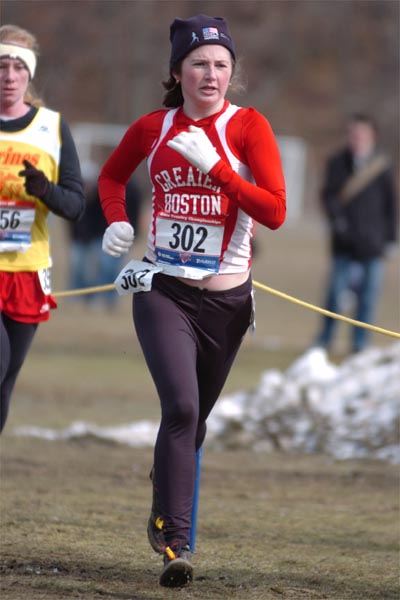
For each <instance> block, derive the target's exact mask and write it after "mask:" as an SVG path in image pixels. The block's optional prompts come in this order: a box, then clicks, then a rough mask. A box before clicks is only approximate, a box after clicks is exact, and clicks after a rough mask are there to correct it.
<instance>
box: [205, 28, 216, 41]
mask: <svg viewBox="0 0 400 600" xmlns="http://www.w3.org/2000/svg"><path fill="white" fill-rule="evenodd" d="M203 38H204V40H218V39H219V33H218V29H217V28H216V27H203Z"/></svg>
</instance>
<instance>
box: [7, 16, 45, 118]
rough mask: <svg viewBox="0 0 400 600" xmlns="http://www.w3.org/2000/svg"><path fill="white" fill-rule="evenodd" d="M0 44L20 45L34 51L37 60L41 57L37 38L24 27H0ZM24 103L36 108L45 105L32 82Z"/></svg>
mask: <svg viewBox="0 0 400 600" xmlns="http://www.w3.org/2000/svg"><path fill="white" fill-rule="evenodd" d="M0 42H3V43H10V44H12V43H15V44H19V45H20V46H23V47H24V48H29V50H32V52H34V54H35V56H36V58H37V57H38V56H39V44H38V42H37V40H36V37H35V36H34V35H33V34H32V33H30V32H29V31H27V30H26V29H22V27H18V26H17V25H2V26H1V27H0ZM24 101H25V102H26V103H27V104H31V105H32V106H36V107H39V106H43V105H44V101H43V100H42V98H41V97H40V96H39V94H38V93H37V92H36V90H35V88H34V86H33V84H32V82H31V81H30V82H29V85H28V87H27V90H26V92H25V96H24Z"/></svg>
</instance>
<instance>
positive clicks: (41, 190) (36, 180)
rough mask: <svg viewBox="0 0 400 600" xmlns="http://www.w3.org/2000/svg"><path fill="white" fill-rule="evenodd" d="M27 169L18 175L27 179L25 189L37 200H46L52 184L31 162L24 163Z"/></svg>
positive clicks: (25, 161)
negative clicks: (45, 197)
mask: <svg viewBox="0 0 400 600" xmlns="http://www.w3.org/2000/svg"><path fill="white" fill-rule="evenodd" d="M22 162H23V165H24V167H25V169H24V170H23V171H20V172H19V173H18V175H20V177H25V189H26V191H27V192H28V194H30V195H31V196H36V197H37V198H40V199H42V198H44V196H45V195H46V194H47V191H48V189H49V187H50V182H49V180H48V179H47V177H46V175H45V174H44V173H43V171H39V169H37V168H36V167H34V166H33V165H32V163H30V162H29V160H24V161H22Z"/></svg>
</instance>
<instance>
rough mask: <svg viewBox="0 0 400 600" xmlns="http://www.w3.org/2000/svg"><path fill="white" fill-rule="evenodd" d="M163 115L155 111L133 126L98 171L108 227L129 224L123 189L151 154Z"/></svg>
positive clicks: (163, 112) (163, 111) (101, 198)
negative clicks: (116, 222) (122, 222)
mask: <svg viewBox="0 0 400 600" xmlns="http://www.w3.org/2000/svg"><path fill="white" fill-rule="evenodd" d="M164 115H165V110H159V111H155V112H153V113H150V114H148V115H145V116H143V117H141V118H140V119H138V121H136V122H135V123H133V125H131V126H130V127H129V129H128V130H127V132H126V133H125V135H124V137H123V138H122V140H121V141H120V143H119V145H118V146H117V148H116V149H115V150H114V152H113V153H112V154H111V156H110V157H109V159H108V160H107V162H106V163H105V164H104V166H103V168H102V169H101V171H100V176H99V197H100V203H101V207H102V209H103V213H104V216H105V218H106V220H107V223H108V224H111V223H113V222H114V221H128V222H129V219H128V215H127V213H126V199H125V187H126V184H127V183H128V181H129V179H130V177H131V175H132V173H133V172H134V171H135V169H136V168H137V167H138V166H139V165H140V163H141V162H142V161H143V160H144V159H145V158H146V156H148V155H149V154H150V151H151V148H152V146H153V144H154V142H155V140H156V139H157V138H158V136H159V133H160V127H161V123H162V119H163V118H164Z"/></svg>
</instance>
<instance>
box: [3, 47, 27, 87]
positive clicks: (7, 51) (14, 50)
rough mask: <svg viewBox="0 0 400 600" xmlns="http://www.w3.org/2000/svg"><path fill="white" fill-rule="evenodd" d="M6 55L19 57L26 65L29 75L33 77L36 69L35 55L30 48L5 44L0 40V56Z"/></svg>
mask: <svg viewBox="0 0 400 600" xmlns="http://www.w3.org/2000/svg"><path fill="white" fill-rule="evenodd" d="M5 56H7V57H8V58H19V60H22V62H23V63H24V64H25V65H26V66H27V68H28V71H29V75H30V77H31V79H33V77H34V75H35V69H36V56H35V53H34V52H33V50H31V49H30V48H24V47H23V46H17V45H16V44H7V43H6V42H0V58H2V57H5Z"/></svg>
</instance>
